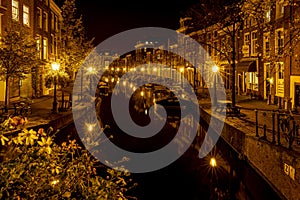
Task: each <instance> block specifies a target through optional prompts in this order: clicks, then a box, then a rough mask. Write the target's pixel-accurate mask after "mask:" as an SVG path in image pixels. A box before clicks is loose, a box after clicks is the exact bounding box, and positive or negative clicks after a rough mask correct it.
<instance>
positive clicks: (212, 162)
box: [209, 158, 217, 167]
mask: <svg viewBox="0 0 300 200" xmlns="http://www.w3.org/2000/svg"><path fill="white" fill-rule="evenodd" d="M209 164H210V166H212V167H216V166H217V160H216V159H215V158H211V159H210V162H209Z"/></svg>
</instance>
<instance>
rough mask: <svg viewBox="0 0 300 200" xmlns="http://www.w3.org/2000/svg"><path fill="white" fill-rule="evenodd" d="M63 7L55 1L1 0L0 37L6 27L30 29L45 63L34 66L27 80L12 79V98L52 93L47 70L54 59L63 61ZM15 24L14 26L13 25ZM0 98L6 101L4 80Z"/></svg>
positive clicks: (10, 94) (10, 96) (10, 85)
mask: <svg viewBox="0 0 300 200" xmlns="http://www.w3.org/2000/svg"><path fill="white" fill-rule="evenodd" d="M60 20H62V17H61V10H60V9H59V8H58V6H57V5H56V4H55V3H54V1H53V0H1V1H0V36H1V34H4V30H5V29H9V28H11V27H19V28H22V29H26V31H28V34H30V35H31V36H32V38H33V39H35V40H36V43H37V50H38V51H39V52H40V53H39V58H40V59H41V61H42V64H41V65H39V66H32V69H31V73H29V74H27V75H26V78H25V79H23V80H19V79H16V78H15V79H13V78H12V79H11V80H10V83H9V92H8V94H9V101H15V100H19V99H20V98H32V97H39V96H42V95H45V94H48V93H49V90H48V89H46V87H45V83H44V74H45V70H46V69H49V68H47V67H46V66H48V67H51V62H55V61H58V60H59V44H60V42H59V41H60V27H59V23H60ZM12 25H13V26H12ZM0 86H1V87H0V101H2V102H4V98H5V87H4V86H5V82H4V81H0Z"/></svg>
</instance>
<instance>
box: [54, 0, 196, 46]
mask: <svg viewBox="0 0 300 200" xmlns="http://www.w3.org/2000/svg"><path fill="white" fill-rule="evenodd" d="M198 1H199V0H151V1H137V0H133V1H132V0H127V1H125V0H107V1H103V0H77V4H78V6H77V7H78V11H79V12H80V13H81V14H82V15H83V18H84V23H85V27H86V29H87V33H88V37H89V38H93V37H94V38H95V44H98V43H100V42H102V41H103V40H105V39H107V38H109V37H111V36H113V35H115V34H117V33H120V32H122V31H126V30H129V29H133V28H139V27H163V28H169V29H173V30H176V29H178V28H179V18H180V16H182V12H183V11H184V10H185V9H186V8H187V7H188V6H189V5H192V4H193V3H195V2H198ZM57 2H58V4H61V3H60V2H63V0H57Z"/></svg>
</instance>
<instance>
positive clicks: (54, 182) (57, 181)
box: [51, 180, 59, 185]
mask: <svg viewBox="0 0 300 200" xmlns="http://www.w3.org/2000/svg"><path fill="white" fill-rule="evenodd" d="M57 183H59V180H54V181H51V185H56V184H57Z"/></svg>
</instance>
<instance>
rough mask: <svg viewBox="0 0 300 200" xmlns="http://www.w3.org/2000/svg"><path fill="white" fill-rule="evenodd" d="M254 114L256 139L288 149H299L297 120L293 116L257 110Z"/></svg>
mask: <svg viewBox="0 0 300 200" xmlns="http://www.w3.org/2000/svg"><path fill="white" fill-rule="evenodd" d="M254 112H255V135H256V137H260V138H261V139H264V140H267V141H270V142H272V143H274V144H277V145H280V146H283V147H286V148H288V149H293V148H295V147H296V146H297V145H298V146H299V147H300V136H299V129H300V125H299V120H296V119H295V116H294V115H293V114H291V113H282V112H279V111H261V110H257V109H255V110H254ZM261 130H262V131H261Z"/></svg>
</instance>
